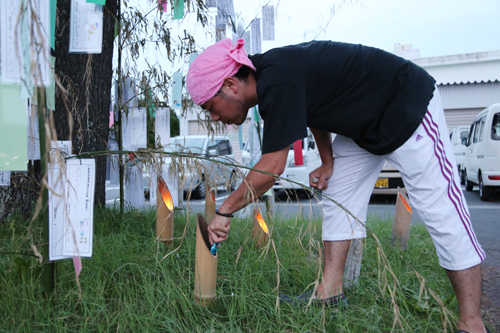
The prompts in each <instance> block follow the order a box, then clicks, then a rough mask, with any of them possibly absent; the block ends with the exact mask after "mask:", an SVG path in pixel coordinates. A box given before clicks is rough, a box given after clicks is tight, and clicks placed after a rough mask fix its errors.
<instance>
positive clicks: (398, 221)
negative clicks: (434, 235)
mask: <svg viewBox="0 0 500 333" xmlns="http://www.w3.org/2000/svg"><path fill="white" fill-rule="evenodd" d="M411 217H412V211H411V207H410V204H409V201H408V197H407V196H406V194H405V193H404V192H402V191H400V190H399V188H398V196H397V200H396V211H395V213H394V222H393V224H392V238H391V243H392V245H393V246H396V247H397V246H399V247H400V249H401V250H403V251H405V250H406V249H407V248H408V240H409V238H410V227H411Z"/></svg>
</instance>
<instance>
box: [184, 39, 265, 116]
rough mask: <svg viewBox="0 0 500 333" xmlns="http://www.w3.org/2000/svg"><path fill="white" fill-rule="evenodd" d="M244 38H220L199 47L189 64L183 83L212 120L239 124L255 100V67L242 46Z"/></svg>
mask: <svg viewBox="0 0 500 333" xmlns="http://www.w3.org/2000/svg"><path fill="white" fill-rule="evenodd" d="M243 45H244V41H243V40H242V39H240V40H238V41H237V42H236V43H235V44H234V45H232V43H231V40H230V39H225V40H222V41H220V42H218V43H216V44H214V45H212V46H210V47H208V48H207V49H206V50H205V51H203V52H202V53H201V54H200V55H199V56H197V57H196V58H195V60H194V61H193V63H192V64H191V66H190V68H189V71H188V74H187V78H186V81H187V82H186V85H187V88H188V91H189V93H190V94H191V98H192V99H193V101H194V102H195V103H196V104H198V105H200V106H201V107H203V108H204V109H206V110H208V111H209V112H210V114H211V115H212V118H213V119H214V121H219V120H220V121H222V122H223V123H225V124H237V125H239V124H241V123H243V121H245V118H246V115H247V112H248V109H249V108H250V107H252V106H253V105H255V104H256V103H257V92H256V86H255V79H254V77H253V71H255V67H254V66H253V64H252V62H251V61H250V59H249V58H248V55H247V54H246V53H245V51H244V50H243Z"/></svg>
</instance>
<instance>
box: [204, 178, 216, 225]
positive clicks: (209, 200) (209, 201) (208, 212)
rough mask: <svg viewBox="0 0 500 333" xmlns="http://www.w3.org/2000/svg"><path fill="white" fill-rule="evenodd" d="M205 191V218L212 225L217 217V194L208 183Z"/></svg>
mask: <svg viewBox="0 0 500 333" xmlns="http://www.w3.org/2000/svg"><path fill="white" fill-rule="evenodd" d="M205 190H206V194H205V218H206V219H207V221H208V223H210V222H211V221H212V219H213V218H214V215H215V194H214V192H213V191H212V189H211V187H210V185H209V184H208V182H205Z"/></svg>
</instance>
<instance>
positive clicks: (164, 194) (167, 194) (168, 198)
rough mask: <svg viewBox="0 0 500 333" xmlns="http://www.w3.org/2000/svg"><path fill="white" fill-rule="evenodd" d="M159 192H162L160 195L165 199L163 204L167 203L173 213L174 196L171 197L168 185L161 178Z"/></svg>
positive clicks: (159, 179) (159, 178)
mask: <svg viewBox="0 0 500 333" xmlns="http://www.w3.org/2000/svg"><path fill="white" fill-rule="evenodd" d="M158 190H159V191H160V195H161V197H162V199H163V202H164V203H165V206H167V208H168V209H169V210H170V211H173V210H174V201H173V200H172V196H171V195H170V191H169V190H168V186H167V184H166V183H165V181H164V180H163V178H161V177H160V176H158Z"/></svg>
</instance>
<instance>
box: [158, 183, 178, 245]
mask: <svg viewBox="0 0 500 333" xmlns="http://www.w3.org/2000/svg"><path fill="white" fill-rule="evenodd" d="M156 238H158V239H159V240H160V242H163V243H164V244H165V245H170V244H171V243H172V241H173V239H174V202H173V200H172V196H171V195H170V191H169V190H168V186H167V184H165V181H164V180H163V178H161V177H160V176H158V186H157V188H156Z"/></svg>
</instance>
